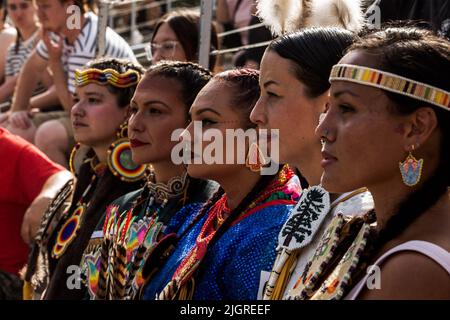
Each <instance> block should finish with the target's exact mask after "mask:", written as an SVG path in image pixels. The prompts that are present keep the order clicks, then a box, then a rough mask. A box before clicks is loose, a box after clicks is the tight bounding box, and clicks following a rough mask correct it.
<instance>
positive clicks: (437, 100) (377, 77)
mask: <svg viewBox="0 0 450 320" xmlns="http://www.w3.org/2000/svg"><path fill="white" fill-rule="evenodd" d="M336 80H344V81H350V82H355V83H359V84H363V85H367V86H371V87H376V88H380V89H384V90H387V91H390V92H394V93H398V94H401V95H404V96H407V97H410V98H413V99H418V100H421V101H424V102H428V103H431V104H434V105H435V106H438V107H441V108H443V109H445V110H448V111H450V92H448V91H445V90H442V89H439V88H436V87H433V86H431V85H428V84H425V83H422V82H418V81H415V80H412V79H408V78H405V77H402V76H399V75H396V74H393V73H389V72H385V71H381V70H377V69H372V68H367V67H361V66H356V65H350V64H337V65H335V66H333V68H332V69H331V74H330V82H331V81H336Z"/></svg>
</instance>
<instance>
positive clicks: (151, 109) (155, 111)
mask: <svg viewBox="0 0 450 320" xmlns="http://www.w3.org/2000/svg"><path fill="white" fill-rule="evenodd" d="M138 112H139V107H137V106H135V105H131V107H130V114H136V113H138ZM142 112H144V113H145V114H148V115H150V116H158V115H160V114H162V113H163V112H162V111H161V110H160V109H158V108H154V107H148V108H146V109H144V110H142Z"/></svg>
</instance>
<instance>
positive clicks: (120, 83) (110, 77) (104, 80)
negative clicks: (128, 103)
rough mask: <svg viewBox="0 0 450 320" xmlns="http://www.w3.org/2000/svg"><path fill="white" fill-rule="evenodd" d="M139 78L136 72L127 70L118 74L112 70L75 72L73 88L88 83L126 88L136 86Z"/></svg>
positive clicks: (93, 69)
mask: <svg viewBox="0 0 450 320" xmlns="http://www.w3.org/2000/svg"><path fill="white" fill-rule="evenodd" d="M140 78H141V76H140V74H139V72H137V71H136V70H128V71H127V72H125V73H119V72H117V71H116V70H114V69H105V70H100V69H95V68H89V69H85V70H75V86H77V87H81V86H85V85H87V84H89V83H96V84H99V85H106V84H108V83H109V84H110V85H112V86H114V87H117V88H128V87H131V86H133V85H135V84H137V83H138V82H139V80H140Z"/></svg>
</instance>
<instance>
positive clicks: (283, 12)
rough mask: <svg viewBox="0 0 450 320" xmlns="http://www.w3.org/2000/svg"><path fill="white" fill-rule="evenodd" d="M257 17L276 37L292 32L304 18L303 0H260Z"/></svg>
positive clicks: (257, 5)
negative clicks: (300, 19)
mask: <svg viewBox="0 0 450 320" xmlns="http://www.w3.org/2000/svg"><path fill="white" fill-rule="evenodd" d="M256 7H257V15H258V16H259V17H260V18H261V20H262V21H263V23H264V24H266V25H268V26H269V27H270V29H271V31H272V33H273V34H274V35H281V34H283V33H285V32H289V31H292V30H293V29H295V28H296V26H297V25H298V20H299V18H300V17H301V16H302V1H301V0H258V1H257V4H256Z"/></svg>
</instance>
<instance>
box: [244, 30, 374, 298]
mask: <svg viewBox="0 0 450 320" xmlns="http://www.w3.org/2000/svg"><path fill="white" fill-rule="evenodd" d="M355 38H356V37H355V36H354V35H353V34H352V33H351V32H350V31H346V30H344V29H338V28H324V27H322V28H309V29H304V30H302V31H298V32H295V33H291V34H287V35H284V36H281V37H280V38H278V39H276V40H274V41H273V42H272V43H271V44H270V45H269V47H268V49H267V50H266V52H265V53H264V56H263V59H262V63H261V77H260V87H261V96H260V97H259V100H258V102H257V103H256V105H255V107H254V109H253V111H252V113H251V116H250V119H251V120H252V121H253V122H254V123H255V124H257V125H258V127H259V128H261V129H279V136H280V148H279V150H280V151H279V153H280V161H281V162H283V163H289V164H290V165H291V166H292V167H294V168H296V169H297V170H298V171H299V172H300V173H301V175H302V178H304V179H303V182H304V186H305V187H306V186H309V188H307V189H304V190H303V192H302V197H301V199H300V201H299V202H298V203H297V205H296V206H295V208H294V209H293V210H292V212H291V214H290V217H289V219H287V220H286V221H285V223H284V226H283V228H282V229H281V231H280V233H279V235H278V245H277V248H276V252H277V258H276V260H275V262H274V264H273V266H272V272H271V273H270V275H269V276H268V277H267V278H266V280H267V285H266V287H265V290H264V293H263V296H262V297H261V298H262V299H264V300H270V299H272V300H276V299H286V298H289V297H292V296H295V291H294V288H295V284H296V280H297V279H298V277H299V276H300V275H301V273H302V271H303V269H304V267H305V264H306V262H307V261H308V260H309V259H310V257H311V256H312V254H313V253H314V250H315V247H316V245H317V244H318V242H319V240H320V235H321V234H322V233H323V231H324V230H325V227H326V226H327V225H328V223H329V222H330V221H331V219H332V217H333V216H334V215H336V214H337V213H338V212H339V213H341V214H343V215H345V216H346V217H352V216H355V215H361V214H362V213H364V212H366V211H368V210H370V209H372V207H373V203H372V198H371V196H370V194H369V193H368V192H367V191H366V190H365V189H356V190H354V191H351V192H348V193H344V194H329V193H328V192H327V191H326V190H325V189H323V188H322V187H321V186H320V176H321V174H322V168H321V167H320V148H321V145H320V139H319V138H317V137H316V136H315V128H316V126H317V124H318V122H319V118H320V115H321V113H322V112H324V111H325V109H326V105H327V103H328V100H329V98H328V93H329V88H330V84H329V82H328V77H329V74H330V70H331V67H332V66H333V65H334V64H336V63H337V62H338V61H339V59H340V58H341V57H342V56H343V52H344V50H345V49H346V48H347V47H348V46H349V45H350V44H351V43H352V42H353V41H354V40H355Z"/></svg>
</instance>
